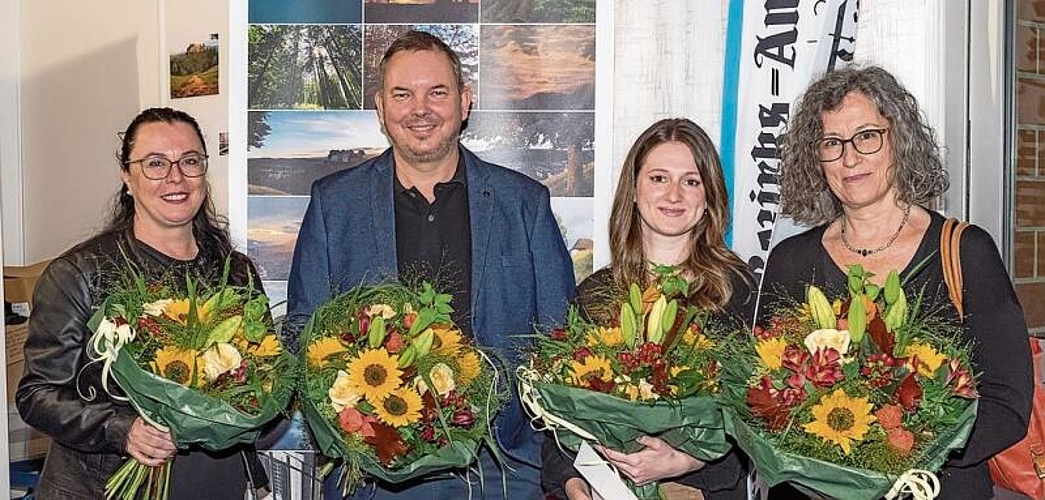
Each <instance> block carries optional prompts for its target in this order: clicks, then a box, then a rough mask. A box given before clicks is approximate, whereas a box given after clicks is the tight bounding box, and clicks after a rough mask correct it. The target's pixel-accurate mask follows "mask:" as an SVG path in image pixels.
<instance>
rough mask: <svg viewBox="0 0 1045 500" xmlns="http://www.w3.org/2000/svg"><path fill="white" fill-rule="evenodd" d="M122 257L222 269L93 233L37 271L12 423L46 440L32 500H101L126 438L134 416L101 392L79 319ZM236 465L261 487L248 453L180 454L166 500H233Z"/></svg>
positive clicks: (207, 255) (236, 274)
mask: <svg viewBox="0 0 1045 500" xmlns="http://www.w3.org/2000/svg"><path fill="white" fill-rule="evenodd" d="M125 255H126V256H127V258H130V259H132V260H133V261H134V262H135V263H136V264H137V265H138V266H139V267H140V269H142V270H143V272H145V273H146V274H147V275H149V276H156V275H158V274H160V273H162V272H164V271H166V270H168V269H171V268H175V269H176V270H182V269H184V270H193V271H197V272H199V273H201V275H203V276H208V275H209V276H214V273H220V272H221V270H222V268H223V264H224V258H223V257H222V256H218V255H214V252H208V251H206V249H203V248H201V249H200V252H199V255H198V256H197V257H196V258H195V259H194V260H192V261H178V260H176V259H172V258H170V257H168V256H166V255H164V254H162V253H160V252H159V251H157V250H155V249H153V248H151V247H149V246H147V245H145V244H144V243H142V242H140V241H137V240H136V239H134V237H133V235H132V234H130V231H127V232H110V233H105V234H101V235H98V236H95V237H93V238H91V239H90V240H88V241H86V242H83V243H81V244H79V245H77V246H75V247H74V248H72V249H70V250H69V251H67V252H65V253H64V254H63V255H61V256H60V257H58V258H57V259H55V260H54V261H53V262H51V264H50V265H49V266H47V269H46V270H45V271H44V274H43V276H41V278H40V280H39V281H38V283H37V285H36V290H35V293H34V304H35V305H34V309H33V311H32V315H31V317H30V319H29V333H28V337H27V339H26V343H25V372H24V375H23V376H22V379H21V381H20V382H19V384H18V392H17V395H16V403H17V405H18V411H19V413H20V414H21V416H22V419H23V420H25V422H26V423H27V424H29V425H31V426H32V427H34V428H36V429H39V430H40V431H41V432H43V433H44V434H47V435H48V436H50V437H51V438H52V439H53V442H52V445H51V449H50V452H49V453H48V457H47V460H46V462H45V465H44V470H43V474H42V477H41V480H40V485H39V487H38V489H37V491H36V498H39V499H42V500H46V499H49V498H61V499H80V498H83V499H96V498H102V497H103V492H104V489H105V481H106V480H107V479H108V478H109V476H110V475H111V474H112V473H113V472H115V470H116V469H117V468H118V467H119V466H120V464H121V463H122V462H123V460H124V458H125V457H126V453H125V446H126V441H127V434H128V432H129V431H130V428H131V424H132V422H133V421H134V419H135V418H136V417H137V413H136V412H135V410H134V409H133V408H132V407H131V406H130V405H129V404H128V403H124V402H120V401H117V400H115V399H113V398H112V397H111V396H110V395H109V394H108V393H106V391H105V390H103V389H102V387H101V367H100V365H99V364H97V363H95V364H90V359H89V358H88V357H87V349H86V346H87V342H88V340H89V339H90V335H91V332H90V330H89V329H88V328H87V320H88V319H89V318H90V317H91V315H92V314H93V313H94V311H95V308H96V307H97V306H98V305H100V304H101V302H102V300H104V298H105V296H106V293H107V292H106V289H107V284H108V283H111V282H112V280H113V279H115V278H116V277H118V276H119V274H120V272H121V271H120V270H121V269H122V268H123V267H125V265H126V264H125V258H124V256H125ZM232 262H233V264H232V269H233V272H232V273H231V275H232V276H231V277H230V281H231V282H233V283H245V282H246V280H247V276H248V275H253V276H254V283H256V284H257V285H258V286H260V280H259V279H258V278H257V274H256V272H255V271H254V267H253V265H252V264H251V263H250V260H249V259H248V258H247V257H246V256H244V255H242V254H240V253H234V254H233V260H232ZM176 272H177V271H176ZM109 388H110V390H114V391H115V390H118V389H117V386H116V384H115V383H110V384H109ZM245 460H249V462H247V463H250V464H251V465H252V466H251V467H250V470H251V473H252V475H253V476H254V477H255V479H256V481H255V484H256V485H258V486H261V485H264V484H267V479H265V476H264V472H263V471H262V470H261V468H260V466H259V464H258V462H257V457H256V455H255V454H254V453H253V452H250V453H243V450H242V449H233V450H230V451H227V452H224V453H220V454H211V453H206V452H203V451H202V450H191V451H182V452H181V453H179V456H178V458H177V459H176V460H175V461H174V467H173V470H172V477H171V498H172V499H173V498H192V499H193V500H199V499H201V498H243V493H244V491H245V487H246V483H247V474H246V469H245V467H244V463H245ZM259 474H260V477H259ZM208 476H209V477H208ZM211 478H213V479H212V480H209V479H211ZM237 492H238V494H237Z"/></svg>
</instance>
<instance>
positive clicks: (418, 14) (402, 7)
mask: <svg viewBox="0 0 1045 500" xmlns="http://www.w3.org/2000/svg"><path fill="white" fill-rule="evenodd" d="M363 21H364V22H366V23H391V24H398V23H419V22H422V23H477V22H479V0H365V1H364V2H363Z"/></svg>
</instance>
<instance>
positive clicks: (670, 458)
mask: <svg viewBox="0 0 1045 500" xmlns="http://www.w3.org/2000/svg"><path fill="white" fill-rule="evenodd" d="M636 441H637V442H638V443H639V444H641V445H643V446H645V447H646V448H645V449H642V450H640V451H637V452H635V453H621V452H619V451H614V450H611V449H609V448H604V447H601V446H600V447H598V450H599V453H602V456H603V457H606V460H607V461H609V462H610V463H611V464H613V466H614V467H616V468H617V470H619V471H620V472H622V473H623V474H624V475H626V476H628V478H629V479H631V480H632V482H634V483H635V484H636V485H637V486H643V485H645V484H648V483H651V482H653V481H659V480H661V479H667V478H671V477H678V476H682V475H685V474H687V473H690V472H693V471H696V470H700V469H701V468H702V467H704V462H701V461H700V460H697V459H695V458H693V457H691V456H689V455H688V454H686V453H683V452H681V451H678V450H676V449H675V448H672V447H671V446H669V445H668V443H665V442H664V441H662V440H660V439H658V438H655V437H650V436H642V437H640V438H638V439H637V440H636Z"/></svg>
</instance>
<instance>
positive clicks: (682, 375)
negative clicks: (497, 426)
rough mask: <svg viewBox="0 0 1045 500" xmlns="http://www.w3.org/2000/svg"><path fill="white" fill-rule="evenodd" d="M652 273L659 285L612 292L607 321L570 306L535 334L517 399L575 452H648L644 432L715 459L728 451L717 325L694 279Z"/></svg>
mask: <svg viewBox="0 0 1045 500" xmlns="http://www.w3.org/2000/svg"><path fill="white" fill-rule="evenodd" d="M655 271H656V272H657V274H658V279H657V282H656V283H655V284H654V285H652V286H650V287H649V288H647V289H646V290H645V291H643V290H640V288H639V286H638V285H635V284H632V285H631V286H630V287H629V289H628V290H627V292H625V293H618V294H616V295H617V296H618V297H617V300H613V299H611V302H612V303H613V304H614V305H612V306H610V307H612V308H613V310H614V311H619V312H615V313H613V314H608V315H604V316H607V318H606V320H605V321H604V322H603V323H601V324H600V323H595V322H592V321H591V320H590V319H589V318H586V317H584V314H582V312H581V310H580V309H579V308H578V307H576V306H571V308H570V310H569V311H568V313H567V320H566V324H565V326H564V327H562V328H558V329H555V330H552V331H551V332H550V334H549V335H540V336H538V338H537V344H536V348H535V350H534V351H533V352H532V353H530V355H529V361H528V363H527V365H525V366H522V367H520V368H519V370H518V377H519V384H520V393H521V399H522V401H523V403H524V405H525V406H526V407H527V408H528V410H529V411H530V413H532V414H533V415H534V419H535V420H539V421H542V422H543V424H544V426H545V427H546V428H548V429H550V430H553V431H555V436H556V439H557V440H558V441H559V443H560V445H562V446H565V447H566V448H569V449H570V450H573V451H577V449H578V448H579V446H580V444H581V442H582V441H594V442H598V443H601V444H603V445H605V446H608V447H610V448H614V449H618V450H623V451H625V452H628V453H632V452H635V451H638V450H640V449H641V448H642V445H640V444H638V443H637V442H636V441H635V440H636V439H637V438H638V437H640V436H644V435H651V436H657V437H659V438H660V439H663V440H664V441H666V442H667V443H668V444H670V445H671V446H673V447H675V448H677V449H680V450H682V451H684V452H686V453H688V454H690V455H692V456H693V457H695V458H697V459H700V460H704V461H710V460H715V459H717V458H720V457H721V456H723V455H724V454H725V453H726V452H727V451H729V447H730V445H729V444H728V443H727V442H726V438H725V431H724V424H723V420H722V413H721V411H720V409H719V407H718V406H717V404H716V401H715V399H714V398H713V395H715V394H716V393H717V392H718V391H719V381H718V375H719V370H720V367H719V365H718V363H717V361H716V352H715V347H716V341H715V340H714V339H715V338H716V335H715V333H714V332H713V331H712V330H715V331H717V330H716V326H715V325H714V324H713V323H712V322H711V321H710V315H709V314H707V312H706V311H701V310H699V309H698V308H696V307H693V306H688V305H687V304H686V297H688V295H689V284H688V282H687V281H686V280H685V279H683V278H682V277H681V276H679V274H678V272H677V270H676V269H675V268H673V267H670V266H658V267H657V268H656V269H655ZM610 295H614V294H612V293H611V294H610ZM620 295H624V296H623V297H621V296H620ZM560 431H563V432H560ZM631 486H632V490H633V491H634V492H635V493H636V495H638V496H639V497H640V498H658V495H659V488H658V485H656V484H653V485H646V486H643V487H635V486H634V485H631Z"/></svg>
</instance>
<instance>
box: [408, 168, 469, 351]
mask: <svg viewBox="0 0 1045 500" xmlns="http://www.w3.org/2000/svg"><path fill="white" fill-rule="evenodd" d="M394 189H395V196H394V199H395V217H396V264H397V266H398V267H399V274H400V275H401V276H403V277H405V278H407V279H417V278H421V279H425V280H428V281H429V282H432V283H433V284H435V285H436V286H437V287H438V290H439V291H441V292H443V293H449V294H451V295H453V302H451V303H450V305H452V306H453V308H454V312H453V314H452V318H453V320H454V323H456V324H457V326H458V328H460V329H461V330H462V331H463V332H465V333H467V334H471V331H472V327H471V326H472V325H471V321H470V319H471V304H472V231H471V226H470V225H469V215H468V184H467V180H466V177H465V166H464V159H463V158H461V159H460V160H459V161H458V162H457V171H455V172H454V176H453V178H451V179H450V180H449V181H447V182H440V183H438V184H436V185H435V201H434V202H433V203H428V200H427V199H425V197H424V195H422V194H421V192H420V191H418V190H417V188H416V187H411V188H409V189H407V188H406V187H403V184H402V183H400V182H399V177H395V188H394Z"/></svg>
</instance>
